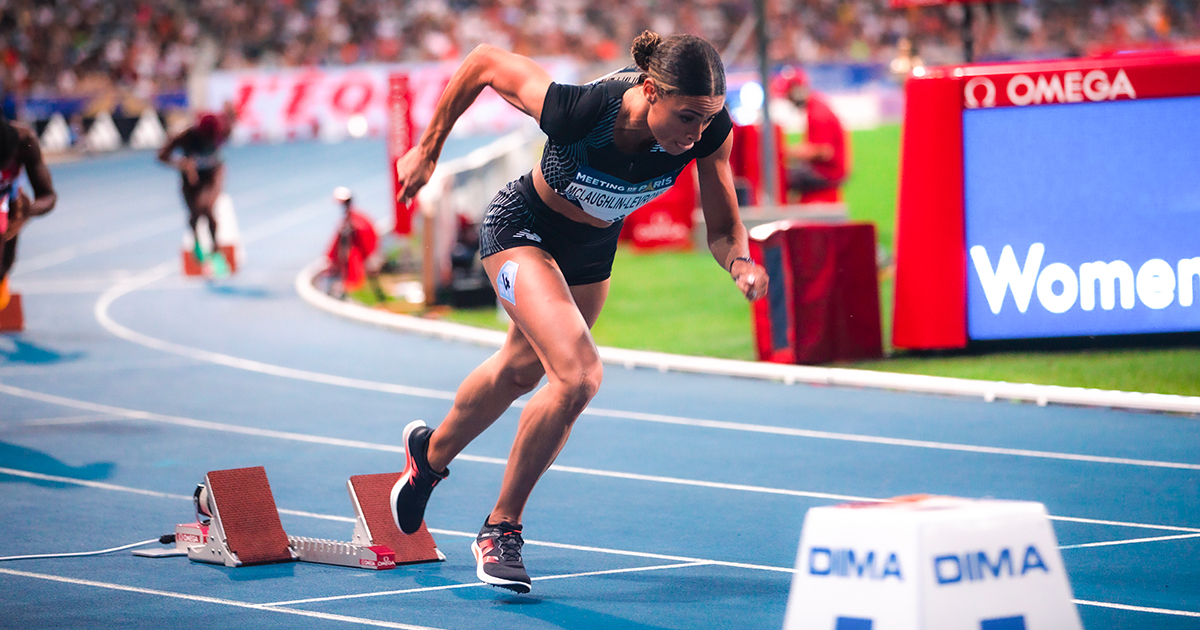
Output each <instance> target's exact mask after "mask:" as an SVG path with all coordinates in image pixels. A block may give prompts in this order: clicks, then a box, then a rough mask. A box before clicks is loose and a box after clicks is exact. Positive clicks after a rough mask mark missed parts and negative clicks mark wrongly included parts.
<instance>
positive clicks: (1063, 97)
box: [951, 53, 1200, 109]
mask: <svg viewBox="0 0 1200 630" xmlns="http://www.w3.org/2000/svg"><path fill="white" fill-rule="evenodd" d="M951 74H952V76H953V77H955V78H958V79H961V81H962V86H963V88H962V89H963V94H962V99H963V100H962V106H963V108H964V109H976V108H986V107H1025V106H1027V105H1054V104H1062V103H1098V102H1102V101H1117V100H1135V99H1146V98H1169V97H1173V96H1191V95H1194V94H1196V93H1197V91H1200V63H1197V60H1196V57H1195V56H1190V57H1189V56H1183V55H1175V54H1171V53H1158V54H1152V55H1145V54H1143V55H1118V56H1114V57H1107V58H1099V59H1071V60H1062V61H1041V62H1029V63H1020V64H1004V65H976V66H967V67H962V68H955V69H953V71H952V72H951Z"/></svg>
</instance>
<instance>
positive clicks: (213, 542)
mask: <svg viewBox="0 0 1200 630" xmlns="http://www.w3.org/2000/svg"><path fill="white" fill-rule="evenodd" d="M204 488H205V491H206V493H207V497H206V498H204V499H203V502H204V505H200V506H199V507H200V509H201V510H202V511H203V508H204V507H207V508H208V510H207V513H208V514H209V515H210V516H211V517H212V522H211V523H210V524H209V526H208V532H207V536H206V540H205V542H204V544H201V545H195V546H190V547H188V550H187V555H188V558H190V559H192V560H195V561H197V562H208V563H211V564H223V565H225V566H227V567H240V566H243V565H251V564H267V563H271V562H291V561H293V560H296V559H297V555H296V552H295V551H293V550H292V548H291V546H290V545H289V542H288V537H287V534H285V533H284V531H283V524H282V523H280V521H279V510H278V509H277V508H276V507H275V496H274V495H272V494H271V485H270V484H269V483H267V472H266V470H264V469H263V467H262V466H255V467H254V468H235V469H231V470H215V471H212V472H210V473H208V474H207V475H205V476H204ZM176 544H178V542H177V543H176Z"/></svg>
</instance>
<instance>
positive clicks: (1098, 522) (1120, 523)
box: [1050, 516, 1200, 533]
mask: <svg viewBox="0 0 1200 630" xmlns="http://www.w3.org/2000/svg"><path fill="white" fill-rule="evenodd" d="M1050 518H1052V519H1054V520H1056V521H1064V522H1067V523H1086V524H1088V525H1111V526H1113V527H1138V528H1142V529H1162V530H1166V531H1174V532H1198V533H1200V529H1196V528H1195V527H1172V526H1170V525H1146V524H1144V523H1129V522H1126V521H1105V520H1099V519H1094V518H1076V517H1072V516H1051V517H1050Z"/></svg>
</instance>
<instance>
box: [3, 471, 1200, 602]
mask: <svg viewBox="0 0 1200 630" xmlns="http://www.w3.org/2000/svg"><path fill="white" fill-rule="evenodd" d="M0 474H9V475H16V476H21V477H29V478H34V479H43V480H47V481H57V482H61V483H73V484H77V485H81V486H87V487H91V488H99V489H104V490H116V491H121V492H130V493H134V494H142V495H147V496H154V497H165V498H171V499H179V500H184V501H191V500H192V497H191V496H185V495H178V494H170V493H166V492H155V491H151V490H141V489H138V488H128V487H124V486H117V485H114V484H107V483H101V482H95V481H84V480H80V479H72V478H70V477H55V476H52V475H43V474H41V473H31V472H28V471H23V470H14V469H11V468H0ZM279 513H280V514H292V515H297V516H307V517H310V518H320V519H325V520H332V521H341V522H353V521H354V519H352V518H348V517H343V516H330V515H324V514H315V513H312V512H303V511H299V510H286V509H280V510H279ZM1050 518H1051V519H1056V517H1054V516H1051V517H1050ZM1057 520H1068V521H1073V522H1080V523H1097V524H1105V525H1120V524H1123V523H1117V522H1115V521H1094V520H1090V519H1081V518H1065V517H1058V518H1057ZM1124 525H1128V526H1131V527H1144V528H1152V529H1166V530H1187V529H1188V528H1182V527H1172V526H1167V525H1146V524H1140V523H1124ZM429 531H430V533H433V534H438V535H446V536H459V537H464V538H474V537H475V535H476V534H474V533H471V532H462V531H455V530H447V529H433V528H430V530H429ZM1190 531H1193V532H1196V533H1197V534H1200V529H1190ZM1189 537H1190V536H1189ZM1166 538H1173V537H1164V538H1162V539H1166ZM1147 540H1160V539H1147ZM525 544H527V545H530V546H543V547H553V548H557V549H570V550H574V551H588V552H595V553H604V554H611V555H621V556H632V557H638V558H654V559H659V560H670V561H674V562H677V563H684V564H688V565H714V566H727V567H734V568H742V569H752V570H758V571H773V572H779V573H795V569H792V568H789V567H774V566H770V565H761V564H748V563H744V562H727V561H723V560H706V559H701V558H688V557H685V556H672V555H666V554H658V553H648V552H643V551H627V550H621V549H607V548H603V547H589V546H584V545H571V544H566V543H554V542H546V541H536V540H527V541H525ZM1073 547H1074V546H1068V547H1062V548H1063V549H1067V548H1073ZM471 586H476V584H457V585H450V586H433V587H422V588H415V589H405V590H396V591H386V592H380V593H363V594H358V595H353V596H335V597H334V598H340V599H351V598H354V597H374V596H377V595H395V594H404V593H420V592H428V591H436V590H446V589H450V588H467V587H471ZM285 603H286V602H285ZM1075 603H1076V604H1081V605H1087V606H1101V607H1106V608H1115V609H1120V610H1132V611H1139V612H1149V613H1157V614H1163V615H1182V616H1188V617H1193V616H1200V613H1193V612H1189V611H1182V610H1170V609H1165V608H1144V607H1139V606H1129V605H1126V604H1113V603H1107V602H1093V601H1085V600H1075ZM278 605H282V604H257V606H278Z"/></svg>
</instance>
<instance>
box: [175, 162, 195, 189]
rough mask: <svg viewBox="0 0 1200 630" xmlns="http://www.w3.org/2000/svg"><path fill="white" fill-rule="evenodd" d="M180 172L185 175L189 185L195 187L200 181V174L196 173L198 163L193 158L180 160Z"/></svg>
mask: <svg viewBox="0 0 1200 630" xmlns="http://www.w3.org/2000/svg"><path fill="white" fill-rule="evenodd" d="M179 172H181V173H183V177H184V178H185V179H187V183H189V184H191V185H193V186H195V185H196V182H197V181H199V180H200V174H199V173H197V172H196V161H195V160H193V159H192V158H183V159H182V160H179Z"/></svg>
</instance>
